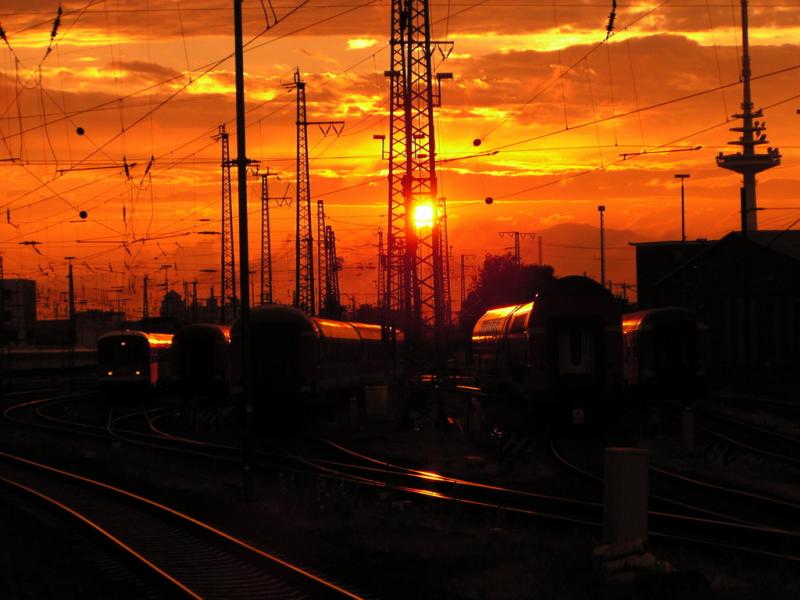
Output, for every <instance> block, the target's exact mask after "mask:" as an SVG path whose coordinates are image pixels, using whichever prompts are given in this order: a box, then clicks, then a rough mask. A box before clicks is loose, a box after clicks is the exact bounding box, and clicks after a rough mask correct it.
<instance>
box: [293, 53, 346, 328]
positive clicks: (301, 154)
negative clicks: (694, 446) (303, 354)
mask: <svg viewBox="0 0 800 600" xmlns="http://www.w3.org/2000/svg"><path fill="white" fill-rule="evenodd" d="M284 87H286V88H287V89H291V88H295V89H296V90H297V121H296V125H297V224H296V242H295V263H296V272H295V306H297V307H298V308H300V309H301V310H303V311H305V312H306V313H308V314H309V315H314V314H316V308H315V305H314V300H315V298H314V237H313V232H312V218H311V178H310V174H309V166H308V126H309V125H318V126H319V127H320V129H321V130H322V134H323V135H328V134H329V133H330V132H333V133H334V134H336V135H339V134H340V133H341V131H342V128H343V127H344V121H309V120H308V119H307V118H306V83H305V81H303V80H302V79H301V78H300V69H297V70H296V71H295V73H294V81H293V82H292V83H290V84H285V86H284Z"/></svg>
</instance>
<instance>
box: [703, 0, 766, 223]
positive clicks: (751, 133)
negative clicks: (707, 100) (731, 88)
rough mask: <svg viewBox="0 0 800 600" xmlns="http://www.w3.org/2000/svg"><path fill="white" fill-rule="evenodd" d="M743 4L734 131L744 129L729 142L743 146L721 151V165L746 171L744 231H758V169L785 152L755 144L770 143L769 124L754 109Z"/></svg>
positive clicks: (719, 159)
mask: <svg viewBox="0 0 800 600" xmlns="http://www.w3.org/2000/svg"><path fill="white" fill-rule="evenodd" d="M741 4H742V96H743V97H742V112H741V113H739V114H735V115H733V117H734V118H735V119H742V126H741V127H733V128H731V131H738V132H741V135H740V136H739V139H738V140H734V141H732V142H728V143H730V144H735V145H737V146H741V147H742V151H741V152H736V153H735V154H723V153H722V152H720V153H719V154H718V155H717V166H719V167H722V168H723V169H728V170H730V171H735V172H737V173H741V174H742V188H741V192H740V193H741V213H742V231H743V232H745V233H746V232H747V231H756V230H757V229H758V219H757V217H756V210H757V207H756V173H760V172H761V171H766V170H767V169H771V168H772V167H777V166H778V165H779V164H781V155H780V152H779V151H778V149H777V148H767V152H766V154H763V153H762V154H757V153H756V151H755V147H756V146H758V145H761V144H768V143H769V142H768V141H767V134H766V133H763V132H764V131H765V130H766V129H767V126H766V124H765V123H764V122H763V121H756V120H755V119H759V118H761V117H763V116H764V114H763V112H762V111H761V109H758V110H757V111H755V112H754V111H753V99H752V94H751V91H750V41H749V32H748V19H747V0H741Z"/></svg>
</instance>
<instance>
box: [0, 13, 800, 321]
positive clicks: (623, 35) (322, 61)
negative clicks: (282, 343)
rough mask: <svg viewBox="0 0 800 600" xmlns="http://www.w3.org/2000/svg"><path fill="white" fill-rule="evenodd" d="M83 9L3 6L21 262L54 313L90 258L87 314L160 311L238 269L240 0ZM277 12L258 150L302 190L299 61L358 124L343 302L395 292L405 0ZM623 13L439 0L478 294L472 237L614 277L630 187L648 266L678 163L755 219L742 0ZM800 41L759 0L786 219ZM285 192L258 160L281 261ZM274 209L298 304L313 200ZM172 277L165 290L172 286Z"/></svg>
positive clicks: (629, 232)
mask: <svg viewBox="0 0 800 600" xmlns="http://www.w3.org/2000/svg"><path fill="white" fill-rule="evenodd" d="M61 4H62V7H63V10H64V15H63V17H62V18H61V22H60V26H59V28H58V31H57V35H56V37H55V39H53V40H51V37H50V35H51V30H52V28H53V19H54V18H55V17H56V13H57V9H58V2H56V1H54V0H5V1H4V2H3V4H2V8H0V24H2V28H3V30H4V32H5V36H6V39H7V44H6V43H2V42H1V41H0V107H1V108H2V112H1V113H0V138H1V139H0V203H2V211H1V212H0V253H2V255H3V256H4V266H5V277H7V278H10V277H24V278H34V279H37V280H38V282H39V293H40V309H39V317H40V318H52V316H53V314H54V307H55V305H56V303H60V308H59V310H60V313H61V316H62V317H63V316H64V311H65V304H64V303H63V301H62V300H60V299H59V292H62V291H64V290H65V289H66V277H65V276H66V261H65V260H64V257H65V256H75V257H76V259H75V268H76V289H77V292H78V295H79V300H85V301H86V302H85V304H82V305H81V306H82V307H84V306H85V307H87V308H101V307H105V308H110V307H112V306H114V307H116V303H117V297H118V296H119V297H121V298H122V299H123V305H124V306H126V307H127V310H128V314H129V316H131V317H133V316H135V315H137V314H138V312H139V311H140V310H141V281H142V277H143V276H144V275H145V274H148V275H150V277H151V279H152V280H155V281H158V282H163V280H164V271H163V270H161V271H159V267H160V266H161V265H164V264H172V265H173V268H171V269H170V270H169V272H168V276H169V280H170V286H171V287H174V289H176V290H178V291H179V292H182V284H181V282H182V281H192V280H195V279H197V280H198V281H199V282H200V284H199V292H200V296H202V297H206V296H207V295H208V292H209V287H210V286H212V285H213V286H215V289H216V290H217V291H218V289H219V274H218V273H211V272H208V270H209V269H219V236H211V235H202V234H200V233H198V232H201V231H219V229H220V227H219V217H220V168H219V159H220V158H219V157H220V146H219V143H218V142H216V141H215V140H214V139H212V136H213V135H214V134H215V133H216V132H217V128H218V126H219V125H220V124H222V123H227V127H228V130H229V131H231V132H233V131H234V130H235V124H234V107H233V98H234V87H233V78H234V77H233V69H234V65H233V59H232V56H231V55H232V51H233V25H232V8H231V7H232V2H229V1H223V0H194V1H192V2H189V1H186V0H184V1H178V2H175V1H169V0H168V1H163V2H155V1H153V0H124V1H123V0H114V1H112V0H108V1H101V0H93V1H91V0H82V1H69V2H66V1H65V2H62V3H61ZM263 7H266V9H264V8H263ZM272 8H273V9H274V13H273V10H271V9H270V5H269V3H268V2H267V0H264V2H263V5H262V3H261V2H260V1H259V0H248V1H246V2H245V3H244V17H245V39H246V40H251V42H250V43H249V44H248V46H247V49H246V53H245V69H246V83H245V85H246V90H247V111H248V113H247V121H248V130H247V144H248V156H249V158H252V159H257V160H260V161H261V164H262V168H263V167H267V166H268V167H269V168H270V169H271V170H272V171H277V172H278V173H279V174H280V176H281V180H280V181H276V180H274V179H272V180H271V181H270V185H271V192H272V193H273V194H274V195H280V194H282V193H283V191H284V190H285V189H286V188H287V186H288V194H289V195H291V196H292V197H293V196H294V182H293V178H294V164H295V163H294V161H295V156H294V153H295V124H294V122H295V95H294V92H293V91H291V90H287V89H285V88H284V87H283V85H282V84H284V83H288V82H290V81H291V79H292V73H293V72H294V70H295V69H296V68H299V69H300V72H301V73H302V77H303V78H304V80H305V81H306V82H307V96H308V115H309V118H310V119H313V120H329V119H330V120H334V119H335V120H343V121H345V123H346V124H345V128H344V131H343V134H342V135H341V137H339V138H336V137H335V136H328V137H323V135H322V132H320V131H319V130H317V129H314V128H311V129H310V130H309V140H310V143H309V147H310V156H311V170H312V181H311V190H312V196H313V198H314V200H316V199H317V198H323V199H324V201H325V209H326V213H327V216H328V220H329V221H328V222H329V224H330V225H332V226H333V227H334V229H335V231H336V238H337V250H338V253H339V255H340V256H341V257H342V258H343V259H344V271H343V272H342V283H341V288H342V292H343V296H344V297H343V302H345V303H346V304H349V303H350V297H351V296H353V295H355V297H356V301H357V302H358V303H362V302H370V303H374V302H375V299H376V297H375V291H376V290H375V279H376V276H377V271H376V270H375V264H376V259H377V237H376V232H377V229H378V227H383V228H384V229H386V210H387V185H386V168H387V166H386V162H385V161H382V160H381V148H380V142H378V141H376V140H374V139H373V135H374V134H388V94H389V86H388V80H387V79H386V78H385V77H384V75H383V72H384V71H385V70H387V69H388V68H389V52H388V48H387V44H388V37H389V17H390V11H391V3H390V2H389V1H388V0H376V1H372V2H369V1H363V2H360V1H359V0H310V1H309V2H306V3H302V2H298V1H297V0H273V4H272ZM265 10H266V12H265ZM610 10H611V0H608V1H607V2H601V1H596V0H590V1H578V0H555V1H550V0H543V1H539V0H484V1H482V2H481V1H477V0H476V1H470V0H466V1H465V0H449V1H447V0H437V1H435V2H433V3H432V9H431V12H432V21H433V25H432V27H433V35H432V37H433V38H434V39H436V40H450V41H453V42H454V49H453V52H452V53H451V54H450V55H449V56H448V57H446V59H445V57H443V56H442V55H441V54H436V55H435V57H434V58H435V63H436V68H437V70H438V71H441V72H452V73H453V75H454V78H453V80H450V81H445V82H444V84H443V92H442V107H441V109H439V110H438V111H437V116H436V128H437V140H436V143H437V149H438V158H439V160H440V161H444V162H442V163H441V164H440V166H439V167H438V174H439V190H440V193H441V195H443V196H445V197H446V198H447V203H448V214H449V241H450V245H451V246H452V253H453V261H452V267H453V269H452V271H453V272H452V289H453V291H454V294H453V296H454V300H455V307H456V308H457V307H458V290H459V289H460V279H459V272H458V268H457V267H458V264H459V262H460V255H462V254H465V255H469V256H470V257H469V258H467V259H466V262H467V264H468V265H476V264H478V263H480V262H481V260H482V257H483V255H484V254H486V253H487V252H490V253H503V252H504V251H506V249H507V248H508V247H509V246H510V245H512V240H510V239H507V238H501V237H500V236H499V235H498V232H500V231H513V230H517V231H521V232H535V233H536V234H537V235H541V236H542V239H543V251H544V259H545V262H547V263H549V264H553V265H554V266H555V268H556V273H557V274H558V275H566V274H570V273H583V272H585V273H586V274H587V275H590V276H594V277H597V276H598V272H599V264H598V256H599V251H598V250H597V246H598V243H599V241H598V238H597V231H596V228H597V226H598V223H599V220H598V213H597V205H598V204H604V205H605V206H606V213H605V221H606V227H607V229H608V237H607V239H608V246H609V252H608V266H607V272H608V278H609V279H611V280H613V281H614V282H622V281H627V282H628V283H630V284H633V283H635V276H634V254H633V250H632V249H631V248H630V247H629V246H628V242H629V241H654V240H664V239H672V240H674V239H679V238H680V185H679V182H678V181H677V180H676V179H674V177H673V176H674V174H676V173H688V174H690V175H691V178H690V179H687V180H686V223H687V234H688V236H689V238H691V239H693V238H698V237H702V238H709V239H712V238H718V237H720V236H722V235H724V234H725V233H727V232H728V231H731V230H732V229H736V228H737V227H738V223H739V216H738V207H739V204H738V202H739V191H738V189H739V186H740V177H739V176H738V175H736V174H734V173H731V172H729V171H724V170H722V169H719V168H717V166H716V163H715V158H714V157H715V155H716V154H717V153H719V152H720V151H725V152H730V151H733V150H734V147H733V146H731V145H729V144H728V142H729V141H731V140H734V139H736V137H738V134H736V133H732V132H730V131H728V129H729V128H730V127H733V126H736V125H737V124H738V123H736V122H727V123H726V121H729V120H730V117H731V115H732V114H734V113H736V112H738V111H739V110H740V108H739V104H740V102H741V85H740V84H739V70H740V66H739V62H740V53H741V49H740V41H741V31H740V9H739V3H738V1H733V2H732V1H730V0H727V1H719V0H704V1H700V0H677V1H672V2H670V1H668V0H666V1H638V0H633V1H626V2H622V1H621V2H619V5H618V8H617V12H616V19H615V27H614V32H613V35H611V36H610V37H609V38H608V39H607V40H606V26H607V24H608V16H609V12H610ZM265 14H266V16H267V17H269V23H268V22H267V19H266V18H265ZM273 14H274V15H277V17H278V23H277V24H274V18H273ZM268 24H269V25H270V27H269V30H268V31H265V29H266V27H267V25H268ZM799 34H800V0H796V1H795V2H794V3H792V2H791V1H789V0H754V1H753V2H751V4H750V39H751V52H752V65H753V77H754V81H753V94H754V100H755V106H756V108H758V107H762V108H764V112H765V115H764V116H765V120H766V122H767V124H768V126H769V128H768V130H767V135H768V138H769V142H770V145H772V146H776V147H779V148H780V150H781V154H782V156H783V159H782V165H781V166H780V167H778V168H775V169H773V170H771V171H768V172H766V173H763V174H761V175H759V179H758V181H759V184H758V203H759V206H760V207H764V208H766V209H767V210H764V211H761V212H759V226H760V228H761V229H784V228H786V227H789V226H790V225H792V223H793V222H794V221H795V220H796V219H798V217H800V199H797V198H796V197H795V196H796V194H797V192H796V189H797V187H798V182H799V181H800V171H798V166H797V164H798V163H797V161H796V158H797V156H798V153H799V152H798V148H800V146H799V145H798V144H800V140H798V131H799V129H798V124H800V115H798V114H797V109H798V108H800V58H798V57H800V52H798V44H800V36H799ZM48 48H50V50H49V52H48ZM79 127H80V128H83V130H84V132H85V134H84V135H78V133H77V129H78V128H79ZM475 139H480V140H481V144H480V146H477V147H476V146H475V145H473V140H475ZM698 146H699V147H701V149H699V150H698V149H695V148H696V147H698ZM666 150H671V152H665V151H666ZM764 150H765V148H764ZM231 152H232V155H233V156H235V139H234V138H233V137H232V139H231ZM624 153H629V154H632V155H630V156H628V157H627V158H625V157H623V156H622V155H623V154H624ZM643 153H644V154H643ZM151 156H152V157H154V161H153V162H152V165H150V169H149V172H148V173H147V175H145V170H146V168H147V166H148V163H149V162H150V157H151ZM126 163H127V165H128V173H129V175H130V177H129V178H128V177H126V172H125V164H126ZM134 163H135V166H133V164H134ZM234 181H235V174H234ZM259 189H260V183H259V180H258V179H256V178H255V177H253V178H252V186H251V188H250V191H249V199H250V205H251V220H250V227H251V228H250V239H251V243H252V245H251V264H252V265H253V267H254V268H256V269H257V268H259V263H258V248H259V231H260V223H259V219H258V214H259ZM487 196H491V197H493V198H494V203H493V204H492V205H491V206H489V205H487V204H485V202H484V199H485V198H486V197H487ZM234 202H235V199H234ZM80 211H87V213H88V217H87V218H86V219H81V217H80ZM271 216H272V225H273V231H272V237H273V257H274V269H275V295H276V300H278V301H283V302H289V301H290V298H291V291H292V290H293V288H294V271H293V270H294V216H295V208H294V203H293V204H292V206H291V207H288V208H287V207H273V208H272V209H271ZM22 242H40V243H39V244H35V245H32V244H23V243H22ZM522 251H523V261H525V262H535V260H536V257H537V245H536V241H535V240H525V241H523V246H522ZM237 252H238V250H237ZM175 267H177V268H175ZM201 269H205V270H206V272H202V271H201ZM471 272H473V271H468V273H467V276H468V277H469V276H470V273H471ZM120 288H121V291H119V290H120ZM113 290H118V291H113ZM162 293H163V290H162V291H158V290H156V289H154V290H153V294H152V302H153V303H154V304H155V303H156V302H157V299H158V298H157V296H159V295H160V294H162ZM255 293H256V296H257V295H258V293H259V290H258V285H257V282H256V289H255ZM104 302H105V304H104Z"/></svg>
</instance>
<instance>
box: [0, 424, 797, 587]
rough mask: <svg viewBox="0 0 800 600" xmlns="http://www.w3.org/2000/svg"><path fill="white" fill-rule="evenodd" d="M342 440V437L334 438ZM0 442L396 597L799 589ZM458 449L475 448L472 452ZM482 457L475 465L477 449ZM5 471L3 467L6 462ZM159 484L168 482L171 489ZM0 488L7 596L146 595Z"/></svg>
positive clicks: (337, 490) (0, 553)
mask: <svg viewBox="0 0 800 600" xmlns="http://www.w3.org/2000/svg"><path fill="white" fill-rule="evenodd" d="M343 435H344V434H343ZM347 435H348V436H349V438H350V439H349V440H348V442H349V443H351V444H353V445H357V446H359V447H361V448H365V449H371V450H373V451H375V452H376V453H378V452H381V451H382V452H383V453H384V455H385V456H393V457H396V458H397V459H398V460H409V461H413V462H417V463H422V462H427V463H428V464H430V465H431V466H432V467H437V468H441V469H447V470H452V471H457V472H454V473H452V474H459V475H462V476H464V477H465V478H469V477H479V478H485V477H498V478H500V479H502V480H503V481H505V482H506V483H508V482H513V481H515V480H516V481H521V480H525V481H529V482H530V481H533V480H539V481H540V482H542V484H543V485H544V484H546V483H547V481H548V478H549V479H550V480H556V479H558V478H559V475H558V472H557V471H556V470H555V468H554V467H553V466H552V465H550V464H548V462H547V460H546V458H545V456H544V454H537V451H535V450H534V451H533V452H531V453H528V454H526V455H525V456H522V457H519V458H518V459H515V460H514V461H513V462H509V461H506V460H504V459H498V458H497V457H496V456H494V455H493V454H492V451H491V449H487V448H486V447H485V446H482V445H480V444H479V445H475V443H474V442H473V441H472V440H471V439H470V438H469V437H468V436H466V435H465V434H463V432H462V431H460V430H459V429H458V428H457V427H451V428H449V429H447V430H441V429H437V428H436V427H434V426H433V423H432V422H425V421H424V420H422V421H420V422H418V423H417V427H416V428H406V429H402V430H401V429H399V428H398V427H396V426H395V423H394V422H392V421H391V420H386V421H384V422H382V423H377V424H368V425H367V426H365V427H364V428H362V429H360V430H358V431H356V432H355V433H354V432H349V433H348V434H347ZM0 447H2V449H9V450H13V451H18V452H20V453H25V454H27V455H32V456H39V457H41V458H43V459H48V460H54V461H56V460H57V461H59V462H61V463H62V464H63V465H64V466H66V467H70V468H72V469H74V470H79V471H81V472H83V473H86V474H87V475H90V476H93V477H97V478H98V479H101V480H110V481H113V482H116V483H119V484H120V485H123V486H125V487H128V488H133V489H136V490H138V491H141V492H142V493H144V494H145V495H151V496H153V497H156V498H160V499H162V500H163V501H165V502H166V503H168V504H170V505H173V506H175V507H176V508H179V509H180V510H183V511H185V512H187V513H189V514H192V515H194V516H197V517H198V518H201V519H204V520H207V521H210V522H212V523H215V524H217V525H219V526H220V527H222V528H224V529H227V530H229V531H231V532H233V533H236V534H237V535H240V536H242V537H245V538H247V539H251V540H256V541H258V542H259V543H261V544H262V545H263V546H265V547H268V548H271V549H273V550H276V551H278V552H279V553H280V554H282V555H284V556H286V557H287V558H289V559H291V560H293V561H296V562H300V563H302V564H304V565H306V566H309V567H311V568H312V569H314V570H316V571H318V572H321V573H324V574H328V575H331V576H333V577H334V578H335V579H336V580H338V581H342V582H348V583H351V584H352V585H354V586H356V587H357V588H358V589H359V590H361V591H364V592H368V593H369V594H370V596H371V597H379V598H389V599H408V598H445V599H453V600H461V599H464V600H467V599H470V600H473V599H474V600H478V599H497V600H505V599H525V598H537V599H539V598H542V599H544V598H558V599H562V598H563V599H572V598H574V599H593V598H598V599H605V598H609V599H612V598H613V599H617V598H619V599H627V598H642V599H644V598H648V599H649V598H680V599H681V600H691V599H692V598H719V599H721V600H727V599H731V600H733V599H750V598H756V597H757V598H759V599H768V598H781V599H787V598H797V597H800V569H798V567H797V565H787V564H785V563H780V562H773V561H770V560H763V559H753V558H748V557H743V556H737V555H728V554H725V553H721V552H719V551H716V550H711V549H704V548H698V547H684V546H682V545H680V544H677V543H667V542H658V543H656V544H653V545H652V547H651V550H652V552H653V553H654V554H656V556H657V557H658V558H659V559H661V560H666V561H669V562H670V563H672V564H673V566H674V567H675V568H676V569H677V573H674V574H670V575H663V576H652V577H646V578H643V579H641V580H640V581H639V582H638V583H636V584H634V585H629V586H624V587H614V586H608V585H605V584H603V583H602V581H601V580H600V579H599V577H598V576H597V575H596V574H595V573H594V571H593V569H592V561H591V551H592V549H593V548H594V547H595V546H597V545H598V544H599V543H600V537H599V536H600V533H599V532H598V531H594V530H589V529H586V528H583V527H578V526H570V525H562V524H552V523H548V522H545V521H539V520H536V519H531V518H525V519H522V518H517V517H509V516H506V517H503V516H502V515H498V514H497V513H496V512H492V511H486V510H484V511H470V510H453V509H452V508H451V507H449V506H447V505H444V504H442V503H440V502H437V501H435V500H414V501H407V500H404V499H401V498H399V497H396V496H393V495H391V494H383V495H378V494H375V493H374V492H365V491H364V490H362V489H359V488H356V487H352V486H350V485H341V484H331V483H325V482H324V481H323V480H321V479H318V478H316V477H311V476H300V475H298V476H280V477H279V476H277V475H274V474H272V475H271V474H265V475H260V476H259V479H258V482H257V490H256V492H257V493H256V499H255V500H254V501H253V502H249V503H246V502H243V501H242V500H241V493H240V490H241V485H240V484H241V482H240V473H239V472H238V471H236V470H231V469H230V467H228V466H226V465H223V464H214V463H199V462H197V461H196V460H193V459H186V458H180V457H175V456H166V455H163V454H160V453H158V452H157V451H152V450H142V449H136V448H131V447H126V446H121V445H119V444H118V443H116V444H110V443H108V442H94V441H78V442H76V441H74V439H72V438H68V437H63V438H62V437H55V438H53V437H52V436H47V435H45V434H40V433H36V432H33V431H24V432H20V431H18V430H16V429H12V426H11V425H10V424H7V423H0ZM466 457H469V459H467V458H466ZM476 457H477V458H476ZM0 465H1V464H0ZM164 482H168V483H166V484H165V483H164ZM10 494H11V492H10V491H8V490H7V489H5V488H0V514H1V515H2V518H0V597H2V598H56V597H57V598H110V597H114V598H141V597H147V596H148V595H149V593H150V592H149V591H148V590H147V588H146V587H142V586H141V585H140V584H138V583H137V582H136V580H135V579H134V578H132V577H131V576H130V574H129V573H127V572H125V570H124V569H118V568H116V567H113V566H109V564H113V562H112V561H109V560H108V558H107V557H106V556H105V555H104V554H103V551H102V550H98V549H97V548H96V545H95V544H94V543H93V541H92V540H90V539H89V538H86V537H84V536H82V535H80V534H76V533H74V532H73V531H72V530H71V528H70V527H69V526H68V525H66V524H65V523H64V522H63V521H62V520H60V518H58V517H54V516H48V515H47V514H46V513H44V512H43V511H42V510H41V509H40V508H38V507H37V506H35V505H30V506H25V505H24V504H22V505H21V504H20V503H19V502H17V501H16V500H12V498H11V497H10Z"/></svg>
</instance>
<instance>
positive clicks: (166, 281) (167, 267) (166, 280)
mask: <svg viewBox="0 0 800 600" xmlns="http://www.w3.org/2000/svg"><path fill="white" fill-rule="evenodd" d="M171 268H172V265H168V264H167V265H161V269H162V270H163V271H164V298H166V297H167V292H168V291H169V275H168V273H169V270H170V269H171Z"/></svg>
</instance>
